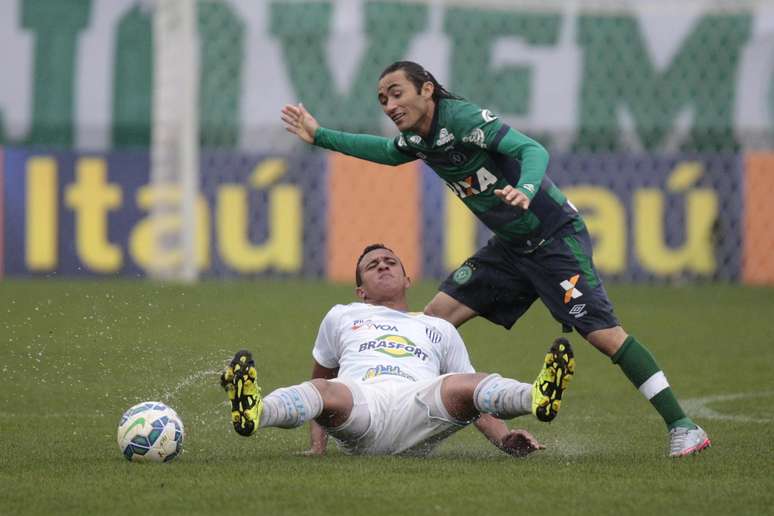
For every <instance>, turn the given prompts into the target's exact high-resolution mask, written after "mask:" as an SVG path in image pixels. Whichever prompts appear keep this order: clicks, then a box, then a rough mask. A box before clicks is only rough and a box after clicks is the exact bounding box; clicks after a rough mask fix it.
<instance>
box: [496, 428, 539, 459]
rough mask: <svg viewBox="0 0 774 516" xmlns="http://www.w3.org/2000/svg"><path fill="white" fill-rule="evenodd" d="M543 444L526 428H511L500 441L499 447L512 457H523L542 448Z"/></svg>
mask: <svg viewBox="0 0 774 516" xmlns="http://www.w3.org/2000/svg"><path fill="white" fill-rule="evenodd" d="M544 448H545V446H543V445H542V444H540V443H539V442H538V441H537V439H535V437H534V436H533V435H532V434H530V433H529V432H527V431H526V430H511V431H510V432H508V433H507V434H505V437H503V439H502V441H501V442H500V449H502V450H503V451H504V452H505V453H507V454H508V455H513V456H514V457H525V456H527V455H529V454H530V453H532V452H534V451H537V450H542V449H544Z"/></svg>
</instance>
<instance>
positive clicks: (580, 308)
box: [570, 303, 588, 319]
mask: <svg viewBox="0 0 774 516" xmlns="http://www.w3.org/2000/svg"><path fill="white" fill-rule="evenodd" d="M587 313H588V312H586V305H585V304H583V303H581V304H579V305H573V307H572V308H570V315H574V316H575V318H576V319H580V318H581V317H583V316H584V315H586V314H587Z"/></svg>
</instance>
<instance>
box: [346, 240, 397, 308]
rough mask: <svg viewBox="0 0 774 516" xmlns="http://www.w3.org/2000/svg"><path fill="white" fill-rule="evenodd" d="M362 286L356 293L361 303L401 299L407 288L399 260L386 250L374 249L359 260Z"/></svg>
mask: <svg viewBox="0 0 774 516" xmlns="http://www.w3.org/2000/svg"><path fill="white" fill-rule="evenodd" d="M359 267H360V279H361V281H362V284H361V285H360V286H359V287H358V288H357V293H358V295H359V296H360V298H361V299H363V301H366V302H372V303H380V302H384V301H390V300H395V299H398V298H402V297H403V296H404V295H405V292H406V289H407V288H408V286H409V279H408V277H407V276H406V274H405V273H404V272H403V266H402V265H401V263H400V259H399V258H398V257H397V256H395V254H393V253H392V252H391V251H389V250H387V249H374V250H373V251H371V252H369V253H368V254H366V255H365V256H364V257H363V259H362V260H360V265H359Z"/></svg>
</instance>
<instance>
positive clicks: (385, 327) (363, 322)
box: [352, 319, 400, 332]
mask: <svg viewBox="0 0 774 516" xmlns="http://www.w3.org/2000/svg"><path fill="white" fill-rule="evenodd" d="M352 330H354V331H358V330H379V331H390V332H399V331H400V330H399V329H398V327H397V326H395V325H394V324H389V323H384V322H380V321H373V320H371V319H357V320H356V321H353V322H352Z"/></svg>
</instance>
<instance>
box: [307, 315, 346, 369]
mask: <svg viewBox="0 0 774 516" xmlns="http://www.w3.org/2000/svg"><path fill="white" fill-rule="evenodd" d="M342 309H343V307H342V305H336V306H334V307H333V308H331V309H330V310H329V311H328V313H327V314H325V317H324V318H323V320H322V322H321V323H320V329H319V330H318V331H317V338H316V339H315V341H314V348H312V356H313V357H314V359H315V361H316V362H317V363H318V364H320V365H321V366H323V367H327V368H328V369H336V368H337V367H339V358H340V356H341V347H340V344H339V343H340V341H339V322H340V321H341V312H342Z"/></svg>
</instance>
